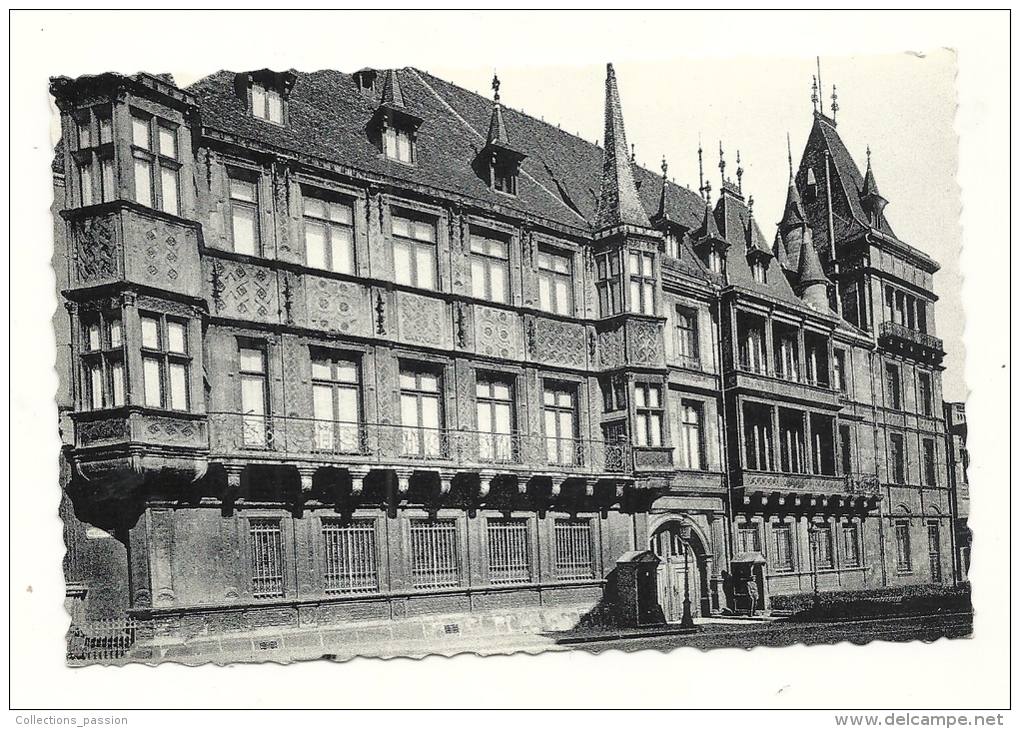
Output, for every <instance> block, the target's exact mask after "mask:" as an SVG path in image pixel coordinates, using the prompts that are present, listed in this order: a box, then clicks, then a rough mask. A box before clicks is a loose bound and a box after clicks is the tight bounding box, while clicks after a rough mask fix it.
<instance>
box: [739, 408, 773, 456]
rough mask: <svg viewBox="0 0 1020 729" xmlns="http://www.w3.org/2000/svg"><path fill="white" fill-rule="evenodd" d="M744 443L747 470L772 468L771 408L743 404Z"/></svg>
mask: <svg viewBox="0 0 1020 729" xmlns="http://www.w3.org/2000/svg"><path fill="white" fill-rule="evenodd" d="M744 443H745V446H746V458H747V468H748V470H750V471H771V470H773V468H774V464H773V446H772V408H770V407H769V406H767V405H761V404H758V403H745V404H744Z"/></svg>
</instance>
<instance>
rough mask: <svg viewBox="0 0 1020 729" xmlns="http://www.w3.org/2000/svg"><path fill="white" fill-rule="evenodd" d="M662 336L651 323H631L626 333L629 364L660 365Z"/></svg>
mask: <svg viewBox="0 0 1020 729" xmlns="http://www.w3.org/2000/svg"><path fill="white" fill-rule="evenodd" d="M662 344H663V343H662V334H661V332H660V329H659V326H658V325H657V324H654V323H651V322H643V321H640V322H639V321H632V322H630V325H629V326H628V332H627V354H628V358H629V360H630V363H631V364H640V365H661V364H662V363H663V352H662Z"/></svg>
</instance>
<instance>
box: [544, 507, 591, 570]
mask: <svg viewBox="0 0 1020 729" xmlns="http://www.w3.org/2000/svg"><path fill="white" fill-rule="evenodd" d="M553 529H554V532H555V540H554V541H555V547H556V558H555V563H554V565H553V570H554V575H555V577H556V579H557V580H561V581H565V582H570V581H577V580H590V579H592V578H594V577H595V563H594V560H593V550H592V530H591V521H590V520H589V519H557V520H556V523H555V525H554V527H553Z"/></svg>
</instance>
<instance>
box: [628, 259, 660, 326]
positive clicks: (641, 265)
mask: <svg viewBox="0 0 1020 729" xmlns="http://www.w3.org/2000/svg"><path fill="white" fill-rule="evenodd" d="M654 260H655V258H654V256H653V255H652V254H651V253H639V252H635V251H631V252H630V253H629V254H628V256H627V261H628V264H627V273H628V275H629V279H630V311H631V312H632V313H635V314H654V313H655V276H654V273H653V271H654V266H653V264H654Z"/></svg>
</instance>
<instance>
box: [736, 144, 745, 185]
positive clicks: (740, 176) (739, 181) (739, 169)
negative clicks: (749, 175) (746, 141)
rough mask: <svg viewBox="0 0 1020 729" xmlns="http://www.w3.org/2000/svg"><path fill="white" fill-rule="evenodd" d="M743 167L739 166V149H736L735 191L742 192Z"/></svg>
mask: <svg viewBox="0 0 1020 729" xmlns="http://www.w3.org/2000/svg"><path fill="white" fill-rule="evenodd" d="M743 178H744V168H743V167H741V166H740V150H739V149H738V150H737V192H739V193H740V194H741V195H743V194H744V183H743Z"/></svg>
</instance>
